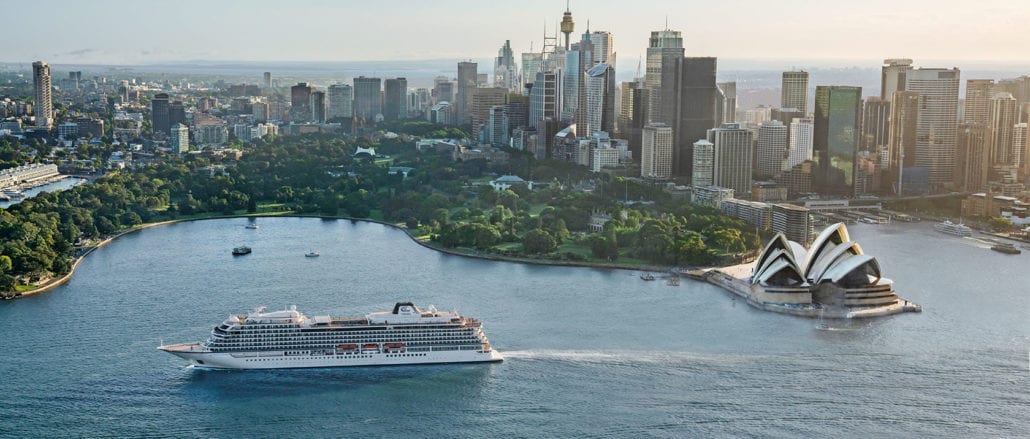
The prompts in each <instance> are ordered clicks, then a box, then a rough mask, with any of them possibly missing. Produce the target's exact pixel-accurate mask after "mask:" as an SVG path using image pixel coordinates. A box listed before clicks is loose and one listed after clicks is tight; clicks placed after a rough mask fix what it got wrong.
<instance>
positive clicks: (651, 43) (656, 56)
mask: <svg viewBox="0 0 1030 439" xmlns="http://www.w3.org/2000/svg"><path fill="white" fill-rule="evenodd" d="M668 57H672V59H676V60H678V59H681V58H683V34H682V33H680V31H674V30H669V29H666V30H661V31H654V32H651V38H650V39H648V44H647V60H646V62H647V70H645V73H644V83H645V84H646V85H647V88H648V90H650V96H649V98H648V100H649V107H650V108H649V109H648V114H647V120H648V121H651V122H662V123H665V124H669V125H670V126H671V124H672V122H673V121H672V118H673V115H672V114H663V111H662V108H663V101H662V97H663V96H662V78H663V74H662V69H663V62H664V60H665V58H668ZM670 108H672V107H671V106H670Z"/></svg>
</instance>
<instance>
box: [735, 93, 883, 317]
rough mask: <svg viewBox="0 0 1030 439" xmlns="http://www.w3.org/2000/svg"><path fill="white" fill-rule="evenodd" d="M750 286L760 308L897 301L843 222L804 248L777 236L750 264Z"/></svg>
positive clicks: (857, 306) (858, 306)
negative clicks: (783, 305) (768, 306)
mask: <svg viewBox="0 0 1030 439" xmlns="http://www.w3.org/2000/svg"><path fill="white" fill-rule="evenodd" d="M817 105H818V104H817ZM750 282H751V290H750V293H751V300H754V301H756V302H758V303H765V304H777V305H782V304H789V305H794V306H798V305H801V306H805V305H818V306H819V307H820V308H825V309H831V310H832V309H834V308H838V309H840V308H843V309H845V310H847V309H862V308H866V307H875V306H889V305H895V304H897V303H898V301H899V299H898V296H897V294H896V293H895V292H894V283H893V282H892V281H891V280H890V279H887V278H885V277H883V275H882V272H881V268H880V264H879V262H878V261H877V260H876V258H874V257H872V256H870V255H867V254H865V253H864V252H863V251H862V247H860V246H859V245H858V244H857V243H855V242H854V241H852V240H851V236H850V235H849V234H848V229H847V227H846V226H845V225H844V224H842V223H837V224H833V225H830V226H829V227H827V228H826V229H825V230H823V231H822V233H820V234H819V236H818V237H816V238H815V240H814V241H812V245H811V247H809V248H808V249H806V248H805V247H804V245H802V244H801V243H798V242H792V241H790V240H788V239H787V237H786V236H785V235H784V234H783V233H777V234H776V236H775V237H773V239H772V240H770V241H769V243H768V244H767V245H766V246H765V249H764V250H762V253H761V254H760V255H759V257H758V259H757V260H756V261H755V268H754V271H753V274H752V275H751V278H750Z"/></svg>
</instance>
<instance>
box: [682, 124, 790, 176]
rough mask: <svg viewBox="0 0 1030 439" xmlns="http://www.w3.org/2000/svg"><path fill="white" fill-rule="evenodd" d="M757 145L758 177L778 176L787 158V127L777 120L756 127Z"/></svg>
mask: <svg viewBox="0 0 1030 439" xmlns="http://www.w3.org/2000/svg"><path fill="white" fill-rule="evenodd" d="M757 143H758V145H757V149H758V151H756V152H757V154H756V156H757V157H758V166H757V168H758V175H760V176H762V177H768V178H773V177H777V176H779V175H780V172H782V171H783V163H784V160H785V159H786V158H787V126H786V125H784V124H783V122H780V121H778V120H770V121H768V122H765V123H763V124H762V125H761V126H759V127H758V142H757ZM695 169H696V165H695Z"/></svg>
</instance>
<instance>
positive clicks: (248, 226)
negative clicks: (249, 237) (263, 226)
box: [244, 224, 258, 229]
mask: <svg viewBox="0 0 1030 439" xmlns="http://www.w3.org/2000/svg"><path fill="white" fill-rule="evenodd" d="M244 228H245V229H256V228H258V225H257V224H247V225H246V226H244Z"/></svg>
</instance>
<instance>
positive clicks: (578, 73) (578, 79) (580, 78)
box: [561, 34, 594, 124]
mask: <svg viewBox="0 0 1030 439" xmlns="http://www.w3.org/2000/svg"><path fill="white" fill-rule="evenodd" d="M565 58H566V59H565V70H564V76H565V77H564V80H563V81H562V93H561V96H562V113H561V117H562V120H565V121H567V122H570V123H577V124H585V123H586V110H587V109H586V86H585V84H584V81H585V76H586V72H587V70H589V69H590V66H592V65H593V64H594V63H593V43H592V42H590V40H589V38H588V34H583V39H582V40H581V41H579V42H577V43H575V44H573V45H572V49H571V50H569V51H567V52H565Z"/></svg>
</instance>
